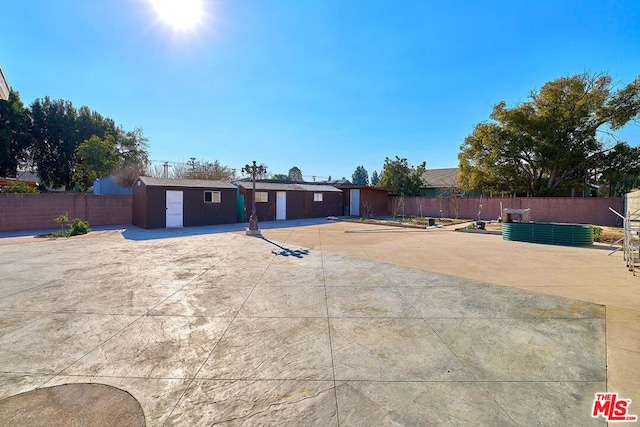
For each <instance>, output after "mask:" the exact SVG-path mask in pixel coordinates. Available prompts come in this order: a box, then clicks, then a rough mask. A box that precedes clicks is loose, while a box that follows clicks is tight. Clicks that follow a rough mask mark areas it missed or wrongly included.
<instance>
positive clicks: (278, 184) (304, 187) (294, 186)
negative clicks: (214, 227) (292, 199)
mask: <svg viewBox="0 0 640 427" xmlns="http://www.w3.org/2000/svg"><path fill="white" fill-rule="evenodd" d="M236 184H238V185H239V186H240V187H242V188H246V189H248V190H251V189H252V188H253V183H252V182H251V181H248V182H247V181H236ZM256 190H262V191H269V190H271V191H316V192H320V191H324V192H329V191H333V192H335V191H338V192H339V191H342V190H338V189H337V188H335V187H333V186H331V185H324V184H314V183H310V182H307V183H295V182H282V181H256Z"/></svg>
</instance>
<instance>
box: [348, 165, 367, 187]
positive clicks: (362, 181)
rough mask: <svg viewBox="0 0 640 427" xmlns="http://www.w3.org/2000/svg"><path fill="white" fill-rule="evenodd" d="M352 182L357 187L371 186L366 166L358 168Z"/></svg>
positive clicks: (352, 176) (354, 172)
mask: <svg viewBox="0 0 640 427" xmlns="http://www.w3.org/2000/svg"><path fill="white" fill-rule="evenodd" d="M351 182H352V183H353V184H355V185H369V173H368V172H367V170H366V169H365V168H364V166H358V167H357V168H356V170H354V171H353V174H352V175H351Z"/></svg>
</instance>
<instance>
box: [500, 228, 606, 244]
mask: <svg viewBox="0 0 640 427" xmlns="http://www.w3.org/2000/svg"><path fill="white" fill-rule="evenodd" d="M502 239H503V240H514V241H518V242H531V243H543V244H547V245H564V246H590V245H593V231H592V229H591V226H590V225H578V224H550V223H535V222H531V223H524V222H510V223H504V224H502Z"/></svg>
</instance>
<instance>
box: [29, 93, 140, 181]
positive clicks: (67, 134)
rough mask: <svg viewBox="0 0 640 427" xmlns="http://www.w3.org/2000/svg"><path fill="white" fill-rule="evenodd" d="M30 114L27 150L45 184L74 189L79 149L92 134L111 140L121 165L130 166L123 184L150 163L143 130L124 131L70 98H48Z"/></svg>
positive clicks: (122, 167) (132, 178)
mask: <svg viewBox="0 0 640 427" xmlns="http://www.w3.org/2000/svg"><path fill="white" fill-rule="evenodd" d="M27 116H28V126H29V137H30V141H29V147H28V149H27V150H26V153H28V155H29V160H30V163H31V165H32V166H33V167H34V168H35V169H36V170H37V171H38V176H39V177H40V179H41V180H42V182H43V183H44V184H47V185H52V186H54V187H65V188H66V189H67V190H70V189H72V188H73V184H74V177H73V173H74V170H75V169H76V166H77V165H76V159H77V157H76V150H77V149H78V147H79V146H80V144H82V143H83V142H84V141H86V140H88V139H90V138H91V136H93V135H95V136H96V137H98V138H99V139H102V140H107V141H109V143H111V144H112V145H113V147H114V148H115V149H116V150H117V153H118V157H119V161H118V167H119V168H121V169H125V168H126V169H128V172H129V173H127V174H122V175H123V176H122V177H121V179H119V181H122V182H119V183H120V184H121V185H132V184H133V181H134V180H135V178H137V175H138V174H139V173H141V172H142V171H143V170H144V169H145V167H146V166H147V164H148V145H147V142H148V141H147V138H145V136H144V134H143V133H142V130H141V129H138V128H136V129H134V130H133V131H125V130H124V129H123V128H122V127H118V126H116V124H115V122H114V121H113V120H112V119H109V118H106V117H104V116H102V115H101V114H100V113H98V112H95V111H92V110H90V109H89V108H88V107H86V106H83V107H80V109H76V108H75V107H74V106H73V105H72V104H71V102H69V101H65V100H52V99H50V98H49V97H45V98H44V99H36V100H35V101H34V102H33V103H32V104H31V105H30V107H29V109H28V110H27ZM107 137H110V138H107Z"/></svg>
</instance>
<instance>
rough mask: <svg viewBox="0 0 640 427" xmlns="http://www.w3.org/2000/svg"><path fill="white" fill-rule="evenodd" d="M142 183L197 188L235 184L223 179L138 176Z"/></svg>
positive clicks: (222, 186) (152, 185)
mask: <svg viewBox="0 0 640 427" xmlns="http://www.w3.org/2000/svg"><path fill="white" fill-rule="evenodd" d="M138 179H139V180H140V181H142V182H143V183H144V185H147V186H151V187H182V188H185V187H197V188H215V189H220V188H233V189H235V188H236V187H235V185H233V184H231V183H230V182H224V181H211V180H208V179H171V178H153V177H150V176H141V177H140V178H138Z"/></svg>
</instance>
